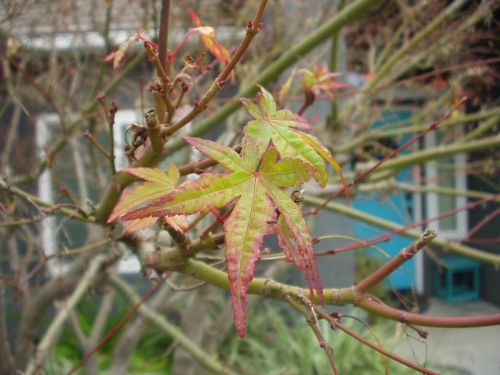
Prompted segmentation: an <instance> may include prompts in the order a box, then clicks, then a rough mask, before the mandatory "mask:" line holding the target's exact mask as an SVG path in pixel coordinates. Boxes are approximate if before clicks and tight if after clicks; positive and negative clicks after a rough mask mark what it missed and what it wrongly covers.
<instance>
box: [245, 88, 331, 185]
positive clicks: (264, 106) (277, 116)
mask: <svg viewBox="0 0 500 375" xmlns="http://www.w3.org/2000/svg"><path fill="white" fill-rule="evenodd" d="M259 87H260V91H261V93H260V95H259V99H258V104H259V105H258V106H257V105H255V104H254V103H253V102H252V101H250V100H248V99H243V104H244V105H245V107H246V109H247V111H248V113H249V114H250V116H252V117H253V118H254V120H252V121H250V122H249V123H248V124H247V126H246V127H245V134H247V135H250V136H252V137H253V138H254V139H255V141H256V143H257V147H258V148H259V152H260V153H262V152H264V150H265V148H266V147H267V145H268V144H269V141H272V143H273V144H274V146H275V147H276V149H277V150H278V151H279V153H280V155H281V157H283V158H298V159H301V160H303V161H305V162H306V163H308V164H310V165H311V166H312V167H313V171H314V178H315V179H316V181H317V182H318V184H319V185H320V186H321V187H325V186H326V183H327V181H328V175H327V173H326V165H325V162H324V160H323V157H322V155H329V156H330V157H331V155H330V152H329V151H328V150H327V149H326V148H325V147H324V146H323V145H322V144H321V142H320V141H319V140H318V139H317V138H316V137H314V136H313V135H310V134H307V132H308V131H310V130H311V129H312V127H311V126H310V125H309V124H308V123H307V121H306V120H305V119H304V118H302V117H300V116H299V115H297V114H295V113H293V112H291V111H289V110H287V109H282V110H277V107H276V101H275V100H274V98H273V96H272V95H271V94H270V93H269V92H268V91H267V90H266V89H264V88H263V87H262V86H259ZM337 166H338V164H337ZM335 168H336V169H337V167H335ZM338 170H340V167H339V168H338V169H337V171H338Z"/></svg>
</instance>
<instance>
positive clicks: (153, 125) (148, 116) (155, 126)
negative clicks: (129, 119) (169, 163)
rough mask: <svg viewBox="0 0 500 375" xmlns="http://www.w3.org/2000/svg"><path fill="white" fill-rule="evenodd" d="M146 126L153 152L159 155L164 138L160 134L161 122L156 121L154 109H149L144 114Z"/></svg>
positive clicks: (161, 151)
mask: <svg viewBox="0 0 500 375" xmlns="http://www.w3.org/2000/svg"><path fill="white" fill-rule="evenodd" d="M144 119H145V120H146V126H147V128H148V138H149V141H150V142H151V149H152V151H153V154H155V155H161V154H162V153H163V146H164V143H165V142H164V140H163V137H162V135H161V124H160V122H159V121H158V117H157V114H156V110H154V109H150V110H149V111H147V112H146V113H145V114H144Z"/></svg>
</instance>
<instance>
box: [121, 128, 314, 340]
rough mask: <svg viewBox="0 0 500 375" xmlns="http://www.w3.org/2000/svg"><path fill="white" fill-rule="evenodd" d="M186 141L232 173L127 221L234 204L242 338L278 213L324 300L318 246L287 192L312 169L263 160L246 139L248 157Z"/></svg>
mask: <svg viewBox="0 0 500 375" xmlns="http://www.w3.org/2000/svg"><path fill="white" fill-rule="evenodd" d="M185 140H186V141H187V142H189V143H190V144H191V145H193V146H194V147H195V148H197V149H198V150H199V151H200V152H202V153H204V154H205V155H207V156H208V157H210V158H212V159H214V160H216V161H218V162H219V163H220V164H221V165H222V166H224V167H225V168H227V169H229V170H231V171H232V172H231V173H228V174H215V173H204V174H202V175H201V176H200V177H199V178H197V179H196V180H190V181H187V182H184V183H183V184H181V185H179V186H177V187H175V188H174V189H173V190H171V191H170V192H169V193H167V194H166V195H165V196H164V197H162V198H160V199H158V200H156V201H155V202H154V203H152V204H149V205H147V206H146V207H143V208H139V209H136V210H134V211H131V212H129V213H128V214H126V215H124V216H123V217H122V219H124V220H137V219H142V218H147V217H164V216H167V215H178V214H194V213H198V212H207V211H210V210H211V209H214V208H221V207H224V206H226V205H227V204H229V203H231V202H233V201H234V203H235V205H234V208H233V210H232V212H231V214H230V216H229V217H228V218H227V219H226V220H225V222H224V230H225V234H226V236H225V238H226V240H225V242H226V262H227V272H228V275H229V281H230V284H231V296H232V305H233V314H234V318H235V322H236V328H237V331H238V334H239V335H240V336H242V337H243V336H244V335H245V330H246V320H247V291H248V283H249V282H250V281H251V280H252V278H253V274H254V267H255V262H256V261H257V260H259V258H260V256H261V250H262V244H263V240H264V236H265V235H266V234H271V233H274V231H275V225H276V220H277V212H279V215H280V216H281V217H282V220H283V221H284V222H285V223H286V226H287V229H288V230H289V231H290V233H292V234H293V239H294V241H295V242H296V244H297V246H296V247H294V248H293V249H290V250H291V251H295V252H298V254H294V256H293V259H295V258H297V259H302V260H303V261H301V262H300V263H299V264H298V266H299V268H301V269H303V270H304V271H305V272H306V279H307V280H308V281H309V284H310V287H311V288H314V289H316V291H317V293H318V294H319V295H322V289H321V283H320V280H319V275H318V270H317V265H316V262H315V258H314V250H313V246H312V245H313V241H312V237H311V233H310V232H309V228H308V227H307V224H306V222H305V220H304V218H303V216H302V212H301V210H300V208H299V206H298V205H297V204H296V203H294V202H293V201H292V199H291V198H290V196H289V195H288V194H287V193H285V192H284V191H283V190H282V189H281V188H284V187H293V186H296V185H299V184H301V183H303V182H305V181H307V180H308V179H310V177H311V172H312V170H311V168H310V167H309V166H308V165H307V164H306V163H304V162H303V161H301V160H299V159H281V160H278V152H277V150H276V148H274V147H273V146H268V147H267V149H266V150H265V151H264V153H263V155H262V157H259V155H260V154H259V150H258V148H257V144H256V143H255V142H254V140H253V139H252V138H251V137H247V138H246V139H245V143H244V147H243V151H242V156H240V155H239V154H238V153H237V152H235V151H234V150H232V149H231V148H228V147H225V146H221V145H219V144H217V143H214V142H212V141H209V140H204V139H199V138H190V137H185Z"/></svg>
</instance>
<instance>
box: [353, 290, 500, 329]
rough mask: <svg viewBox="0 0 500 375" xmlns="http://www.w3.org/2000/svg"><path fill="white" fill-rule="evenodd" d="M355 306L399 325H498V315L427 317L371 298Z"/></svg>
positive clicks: (461, 326)
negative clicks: (394, 321)
mask: <svg viewBox="0 0 500 375" xmlns="http://www.w3.org/2000/svg"><path fill="white" fill-rule="evenodd" d="M356 304H357V305H358V306H359V307H361V308H362V309H364V310H366V311H368V312H371V313H374V314H377V315H380V316H384V317H386V318H389V319H392V320H396V321H398V322H401V323H406V324H415V325H419V326H426V327H440V328H469V327H486V326H493V325H499V324H500V314H492V315H478V316H428V315H420V314H415V313H412V312H407V311H403V310H399V309H396V308H394V307H391V306H388V305H386V304H384V303H381V302H378V301H375V300H373V299H372V298H371V297H366V298H363V299H361V301H358V302H356Z"/></svg>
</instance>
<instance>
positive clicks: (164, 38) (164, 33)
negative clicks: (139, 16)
mask: <svg viewBox="0 0 500 375" xmlns="http://www.w3.org/2000/svg"><path fill="white" fill-rule="evenodd" d="M169 16H170V0H163V1H162V3H161V16H160V31H159V36H158V46H159V58H160V64H161V66H162V68H163V71H164V72H165V73H166V76H167V77H168V76H169V75H170V66H169V64H167V51H168V31H169V30H168V29H169Z"/></svg>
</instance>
